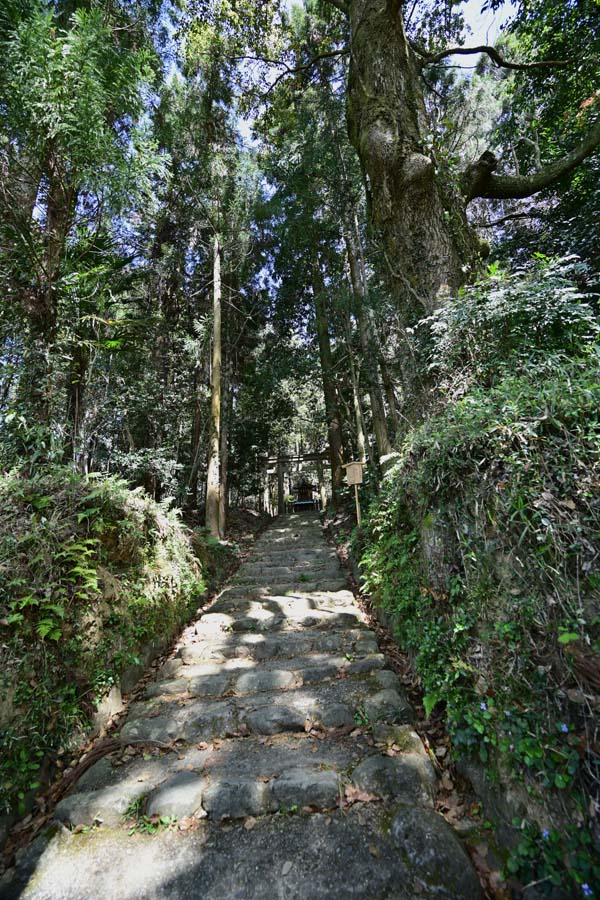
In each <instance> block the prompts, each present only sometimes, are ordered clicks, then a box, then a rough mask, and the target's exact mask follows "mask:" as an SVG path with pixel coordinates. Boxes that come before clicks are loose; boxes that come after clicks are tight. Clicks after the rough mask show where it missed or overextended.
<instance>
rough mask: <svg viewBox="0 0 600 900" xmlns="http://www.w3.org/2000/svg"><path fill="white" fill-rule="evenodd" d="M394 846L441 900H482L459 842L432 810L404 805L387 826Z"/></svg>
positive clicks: (468, 860)
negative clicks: (389, 826) (389, 827)
mask: <svg viewBox="0 0 600 900" xmlns="http://www.w3.org/2000/svg"><path fill="white" fill-rule="evenodd" d="M390 836H391V839H392V841H393V844H394V846H395V847H397V849H398V851H399V852H400V854H401V855H402V857H403V859H404V860H405V861H406V863H407V864H408V865H409V866H410V867H411V868H412V869H413V871H414V872H416V873H418V874H417V878H418V880H419V881H421V882H422V883H423V885H424V887H427V888H428V889H429V890H430V891H433V890H436V889H437V891H438V896H439V897H440V898H443V900H454V898H459V897H460V898H461V900H482V898H483V891H482V889H481V885H480V883H479V879H478V878H477V876H476V874H475V871H474V869H473V867H472V865H471V861H470V859H469V857H468V856H467V854H466V853H465V851H464V849H463V847H462V845H461V843H460V841H459V840H458V838H457V837H456V835H455V834H454V832H453V831H452V828H451V827H450V826H449V825H448V823H447V822H445V821H444V819H443V818H442V817H441V816H440V815H438V813H436V812H435V811H434V810H430V809H415V808H411V807H409V806H405V807H403V808H402V809H401V810H400V811H399V812H398V813H397V814H396V816H395V818H394V821H393V822H392V827H391V829H390Z"/></svg>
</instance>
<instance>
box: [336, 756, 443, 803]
mask: <svg viewBox="0 0 600 900" xmlns="http://www.w3.org/2000/svg"><path fill="white" fill-rule="evenodd" d="M351 777H352V781H353V783H354V784H355V785H356V787H358V788H360V789H361V790H363V791H366V792H367V793H369V794H375V795H376V796H378V797H384V798H387V797H394V798H400V797H402V798H404V799H405V800H407V801H413V802H415V803H419V804H421V805H422V806H426V805H427V804H429V803H431V801H432V799H433V796H434V792H435V789H436V786H437V778H436V775H435V772H434V770H433V766H432V765H431V763H430V762H429V760H428V759H424V758H423V757H422V756H421V755H420V754H414V755H413V754H406V755H401V756H392V757H390V756H382V755H381V754H380V753H377V754H374V755H373V756H370V757H368V759H365V760H363V762H361V763H360V764H359V765H358V766H357V767H356V769H354V771H353V772H352V776H351Z"/></svg>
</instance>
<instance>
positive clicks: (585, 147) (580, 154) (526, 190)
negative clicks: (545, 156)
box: [463, 118, 600, 203]
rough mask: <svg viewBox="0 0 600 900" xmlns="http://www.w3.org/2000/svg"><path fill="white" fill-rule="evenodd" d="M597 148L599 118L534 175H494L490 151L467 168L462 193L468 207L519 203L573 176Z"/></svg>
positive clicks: (599, 127) (494, 163)
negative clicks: (481, 201) (483, 202)
mask: <svg viewBox="0 0 600 900" xmlns="http://www.w3.org/2000/svg"><path fill="white" fill-rule="evenodd" d="M598 145H600V118H599V119H598V121H597V122H595V123H594V125H593V126H592V128H591V129H590V131H589V132H588V133H587V135H586V136H585V137H584V139H583V140H582V141H581V143H580V144H578V145H577V147H575V148H574V149H573V150H571V151H570V153H567V154H566V155H565V156H563V157H562V158H561V159H557V160H556V161H555V162H553V163H550V165H548V166H545V167H544V168H543V169H540V170H539V172H535V173H534V174H533V175H494V170H495V169H496V167H497V166H498V160H497V159H496V157H495V156H494V154H493V153H490V151H489V150H486V152H485V153H484V154H483V155H482V156H480V157H479V159H478V160H477V162H476V163H473V164H472V165H470V166H469V167H468V168H467V170H466V171H465V173H464V176H463V190H464V195H465V198H466V200H467V203H468V202H469V201H470V200H473V199H474V198H475V197H486V198H488V199H489V200H511V199H512V200H519V199H521V198H523V197H531V195H532V194H537V192H538V191H541V190H543V189H544V188H547V187H550V186H551V185H552V184H554V182H555V181H558V180H559V178H562V177H563V176H564V175H568V174H569V172H572V171H573V169H575V168H576V167H577V166H578V165H579V164H580V163H581V162H583V160H584V159H587V157H588V156H591V155H592V153H593V152H594V150H596V148H597V147H598Z"/></svg>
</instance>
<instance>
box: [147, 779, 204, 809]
mask: <svg viewBox="0 0 600 900" xmlns="http://www.w3.org/2000/svg"><path fill="white" fill-rule="evenodd" d="M204 785H205V781H204V779H202V778H200V777H199V776H198V775H195V774H194V773H193V772H177V773H176V774H175V775H173V776H172V777H171V778H168V779H167V780H166V781H165V782H163V783H162V784H161V785H159V787H157V788H156V789H155V790H154V791H152V793H151V794H150V795H149V797H148V799H147V801H146V815H148V816H173V817H174V818H175V819H182V818H184V816H193V815H194V814H196V813H198V811H199V810H200V809H201V808H202V792H203V790H204Z"/></svg>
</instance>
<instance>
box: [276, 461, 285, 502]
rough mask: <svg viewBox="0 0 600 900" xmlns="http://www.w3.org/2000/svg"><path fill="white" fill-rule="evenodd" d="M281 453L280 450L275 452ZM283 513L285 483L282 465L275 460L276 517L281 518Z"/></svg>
mask: <svg viewBox="0 0 600 900" xmlns="http://www.w3.org/2000/svg"><path fill="white" fill-rule="evenodd" d="M277 453H278V454H280V453H281V449H279V450H278V451H277ZM284 512H285V483H284V473H283V463H282V462H281V460H279V459H278V460H277V515H278V516H282V515H283V514H284Z"/></svg>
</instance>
